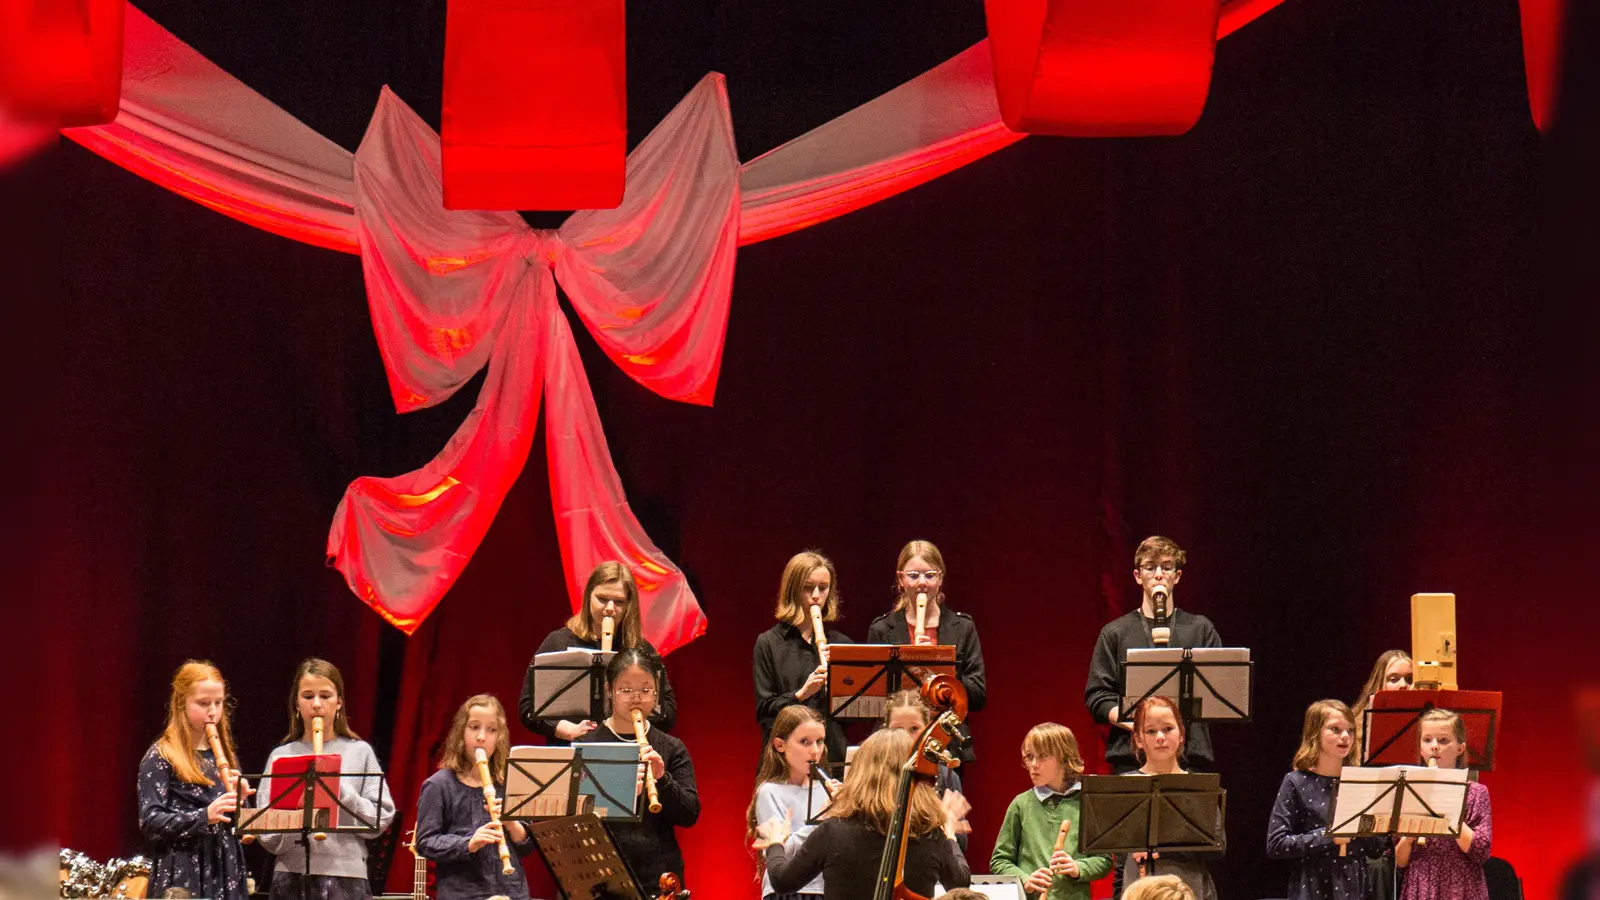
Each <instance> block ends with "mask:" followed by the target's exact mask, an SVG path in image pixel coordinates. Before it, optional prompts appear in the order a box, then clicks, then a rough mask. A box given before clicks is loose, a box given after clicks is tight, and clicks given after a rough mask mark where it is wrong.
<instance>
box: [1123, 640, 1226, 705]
mask: <svg viewBox="0 0 1600 900" xmlns="http://www.w3.org/2000/svg"><path fill="white" fill-rule="evenodd" d="M1185 652H1187V653H1189V654H1190V656H1191V658H1192V659H1193V660H1194V662H1195V665H1196V666H1197V667H1200V668H1199V671H1200V672H1202V673H1204V675H1205V678H1204V679H1202V678H1200V677H1198V676H1196V678H1195V680H1194V700H1195V703H1196V704H1197V707H1196V709H1197V712H1198V714H1199V716H1200V717H1201V718H1203V719H1237V718H1240V716H1239V714H1238V713H1236V712H1234V711H1233V710H1232V709H1231V708H1229V706H1228V705H1227V704H1226V703H1223V702H1222V701H1221V699H1219V698H1226V699H1227V700H1228V701H1229V702H1230V703H1232V704H1233V705H1235V706H1237V707H1239V708H1240V709H1241V710H1243V711H1244V712H1245V713H1249V712H1250V667H1249V666H1248V665H1222V664H1223V663H1248V662H1250V649H1249V648H1248V647H1195V648H1193V649H1190V650H1187V651H1186V650H1185V649H1184V648H1183V647H1153V648H1141V649H1130V650H1129V651H1128V666H1127V673H1128V674H1127V689H1126V691H1125V692H1124V694H1123V697H1122V704H1123V708H1124V709H1128V708H1131V707H1132V705H1133V704H1134V703H1136V702H1138V700H1139V698H1141V697H1143V696H1144V695H1145V694H1147V693H1149V692H1150V690H1151V689H1152V688H1154V687H1155V686H1156V683H1157V682H1159V681H1161V680H1162V679H1163V678H1166V677H1167V676H1168V675H1169V674H1171V673H1172V670H1173V668H1174V667H1175V666H1177V665H1178V664H1179V663H1181V662H1183V654H1184V653H1185ZM1208 681H1209V682H1210V685H1209V686H1208V685H1207V684H1206V682H1208ZM1155 693H1156V695H1158V696H1165V697H1172V698H1174V699H1176V698H1177V696H1178V679H1177V677H1176V676H1174V677H1172V678H1171V679H1168V680H1167V682H1166V683H1165V684H1163V685H1161V687H1160V689H1158V690H1156V692H1155Z"/></svg>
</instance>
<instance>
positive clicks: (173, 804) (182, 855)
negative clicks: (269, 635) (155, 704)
mask: <svg viewBox="0 0 1600 900" xmlns="http://www.w3.org/2000/svg"><path fill="white" fill-rule="evenodd" d="M229 699H230V698H229V697H228V685H227V682H225V681H223V679H222V673H221V672H219V671H218V670H217V667H216V666H213V665H212V664H211V663H209V662H204V661H200V660H193V659H191V660H189V661H188V662H186V663H184V664H183V665H182V666H180V667H179V668H178V671H177V672H176V673H175V674H174V675H173V676H172V694H171V696H170V698H169V699H168V701H167V723H166V726H165V727H164V728H163V729H162V731H161V736H160V737H158V738H157V739H156V741H155V743H153V744H151V745H150V749H149V750H148V751H146V753H145V755H144V759H142V760H140V762H139V833H140V834H142V835H143V836H144V838H145V840H147V841H149V842H150V844H151V846H152V848H153V849H154V851H155V855H156V859H155V872H154V873H153V874H152V875H151V878H150V891H151V896H160V895H161V894H163V893H165V892H166V891H167V890H168V889H172V888H178V889H183V890H187V891H189V892H190V893H191V894H193V895H194V896H196V897H210V898H214V900H245V898H247V897H248V896H249V888H248V886H247V882H246V876H247V875H248V872H247V870H246V868H245V862H244V851H243V849H242V848H241V847H240V846H239V839H238V838H236V837H234V835H233V816H234V814H235V813H236V812H237V811H238V795H237V794H236V793H234V792H232V791H230V790H228V785H227V782H228V777H229V776H228V775H227V774H225V773H224V772H223V769H224V768H226V767H227V766H228V765H229V762H230V760H233V759H237V758H238V757H237V754H236V753H235V751H234V748H233V727H232V724H231V723H230V721H229V716H228V707H229ZM207 725H212V726H215V727H216V729H217V732H218V736H219V738H220V739H221V743H222V748H223V753H224V754H226V755H227V756H228V759H226V760H223V759H216V758H215V756H214V754H213V753H212V752H211V744H210V741H209V740H208V738H207V735H206V726H207Z"/></svg>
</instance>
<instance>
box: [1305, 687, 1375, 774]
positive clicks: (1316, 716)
mask: <svg viewBox="0 0 1600 900" xmlns="http://www.w3.org/2000/svg"><path fill="white" fill-rule="evenodd" d="M1336 715H1337V716H1344V720H1345V721H1346V722H1349V723H1350V729H1351V731H1350V734H1351V738H1352V740H1351V741H1350V752H1349V753H1347V754H1345V758H1344V764H1345V765H1347V766H1353V765H1355V764H1356V756H1357V754H1358V753H1360V752H1361V751H1360V750H1359V749H1358V748H1357V747H1356V743H1355V740H1354V736H1355V717H1354V716H1352V715H1351V714H1350V707H1348V706H1345V705H1344V701H1343V700H1318V701H1317V702H1315V703H1313V704H1311V705H1310V706H1308V707H1306V721H1305V725H1304V726H1302V727H1301V729H1300V749H1299V750H1296V751H1295V754H1294V767H1295V768H1296V769H1298V770H1300V771H1302V772H1309V771H1311V770H1312V769H1315V768H1316V767H1317V758H1318V756H1320V755H1321V748H1322V728H1323V726H1325V725H1327V724H1328V719H1330V718H1332V717H1333V716H1336Z"/></svg>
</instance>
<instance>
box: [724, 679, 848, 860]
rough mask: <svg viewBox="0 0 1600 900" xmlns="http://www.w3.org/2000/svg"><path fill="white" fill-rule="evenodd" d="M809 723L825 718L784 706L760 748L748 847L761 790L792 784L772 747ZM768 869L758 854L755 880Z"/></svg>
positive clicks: (783, 762) (748, 822) (748, 809)
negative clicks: (767, 786)
mask: <svg viewBox="0 0 1600 900" xmlns="http://www.w3.org/2000/svg"><path fill="white" fill-rule="evenodd" d="M807 722H815V723H817V724H818V725H823V726H826V724H827V723H825V722H823V721H822V715H821V714H820V713H818V712H817V711H816V710H814V709H812V708H811V707H809V706H802V705H800V704H798V703H794V704H790V705H789V706H785V707H784V708H783V709H780V710H778V718H776V719H774V720H773V722H772V737H770V738H768V739H767V745H766V746H765V747H763V748H761V763H760V765H758V766H757V767H756V789H755V790H754V791H753V792H752V793H751V794H750V805H749V806H748V807H746V808H745V811H744V824H745V844H746V845H749V844H751V843H753V842H754V841H755V839H756V826H757V825H760V824H761V823H760V822H757V821H756V798H757V797H759V796H761V786H762V785H763V784H766V783H768V782H772V781H778V782H783V781H788V780H789V761H788V760H787V759H784V758H783V754H782V753H779V752H778V748H776V747H774V746H773V743H774V742H775V741H787V740H788V739H789V736H790V735H792V734H794V730H795V729H796V728H799V727H800V726H801V725H804V724H805V723H807ZM827 761H828V744H827V742H826V741H824V742H823V744H822V762H824V763H826V762H827ZM766 869H767V858H766V856H765V854H760V853H758V854H756V880H757V881H759V880H760V879H761V873H762V872H765V871H766Z"/></svg>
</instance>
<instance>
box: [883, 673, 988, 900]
mask: <svg viewBox="0 0 1600 900" xmlns="http://www.w3.org/2000/svg"><path fill="white" fill-rule="evenodd" d="M906 673H907V674H909V675H911V676H912V677H913V678H915V679H916V680H917V681H918V682H919V683H920V684H921V691H922V702H923V703H925V704H927V706H928V708H929V709H931V710H933V721H931V722H929V723H928V725H927V727H926V728H923V729H922V731H921V732H920V733H919V734H918V735H917V740H916V745H915V746H913V747H912V749H911V758H910V759H907V760H906V762H905V765H903V766H901V767H900V784H899V787H898V789H897V793H896V796H895V813H894V818H893V819H891V820H890V822H889V834H888V835H887V837H886V838H885V840H884V842H883V856H882V857H881V858H880V859H879V861H878V882H877V886H876V887H875V888H874V889H873V893H872V900H929V898H927V897H924V896H922V895H921V894H919V893H917V892H916V891H913V890H911V889H910V888H909V887H906V880H905V874H906V842H907V839H908V835H907V834H906V817H907V815H908V814H909V812H910V809H911V792H912V790H914V789H915V788H916V786H917V784H918V783H919V782H920V783H922V784H926V785H929V786H930V787H931V786H932V785H933V783H934V781H935V779H936V778H937V777H938V774H939V764H940V763H943V764H945V765H947V766H949V767H950V768H952V769H953V768H956V767H957V766H960V765H961V760H959V759H956V758H955V757H954V756H952V755H951V754H950V751H951V750H952V749H953V748H954V747H955V746H956V745H957V744H958V743H959V742H960V741H961V740H962V737H961V733H960V731H959V729H960V727H961V722H962V720H963V719H965V718H966V717H967V689H966V688H965V687H963V686H962V684H961V682H960V681H959V680H957V679H956V678H955V676H953V675H944V674H935V673H934V672H932V671H930V670H928V669H925V668H923V667H921V666H907V667H906Z"/></svg>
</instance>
